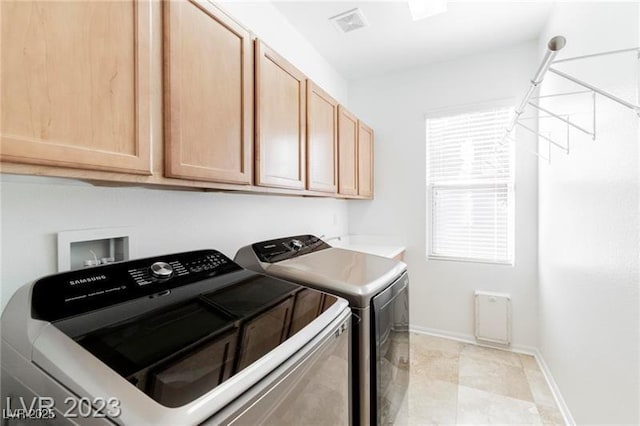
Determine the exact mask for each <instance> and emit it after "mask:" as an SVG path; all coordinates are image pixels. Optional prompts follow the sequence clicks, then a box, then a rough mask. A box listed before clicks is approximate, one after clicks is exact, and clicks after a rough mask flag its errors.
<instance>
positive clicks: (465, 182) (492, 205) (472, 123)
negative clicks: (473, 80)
mask: <svg viewBox="0 0 640 426" xmlns="http://www.w3.org/2000/svg"><path fill="white" fill-rule="evenodd" d="M511 111H512V109H511V108H506V107H505V108H493V109H489V110H485V111H478V112H471V113H467V114H459V115H453V116H448V117H438V118H429V119H427V192H428V193H427V199H429V200H430V210H431V211H430V226H429V230H430V232H429V238H428V241H429V249H428V253H427V255H428V256H429V257H432V258H449V259H455V260H471V261H482V262H496V263H513V210H514V209H513V199H514V196H513V181H514V170H513V168H514V167H513V163H514V156H513V146H512V143H511V142H509V141H506V142H505V144H504V145H502V144H501V143H502V138H503V135H504V129H505V127H506V126H507V125H508V121H509V118H510V115H511Z"/></svg>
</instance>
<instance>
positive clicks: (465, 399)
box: [457, 386, 542, 425]
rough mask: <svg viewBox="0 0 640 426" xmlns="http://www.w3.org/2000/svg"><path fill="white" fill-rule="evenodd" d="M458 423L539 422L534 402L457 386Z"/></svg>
mask: <svg viewBox="0 0 640 426" xmlns="http://www.w3.org/2000/svg"><path fill="white" fill-rule="evenodd" d="M457 422H458V424H528V425H532V424H541V423H542V422H541V419H540V415H539V414H538V409H537V407H536V405H535V404H533V403H531V402H527V401H521V400H519V399H514V398H509V397H505V396H502V395H496V394H493V393H489V392H484V391H481V390H478V389H472V388H469V387H466V386H459V387H458V409H457Z"/></svg>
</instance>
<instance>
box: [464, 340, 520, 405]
mask: <svg viewBox="0 0 640 426" xmlns="http://www.w3.org/2000/svg"><path fill="white" fill-rule="evenodd" d="M458 383H459V384H460V385H464V386H468V387H471V388H475V389H480V390H484V391H487V392H492V393H496V394H499V395H503V396H508V397H511V398H517V399H521V400H524V401H530V402H533V396H532V395H531V390H530V389H529V382H528V381H527V377H526V376H525V374H524V370H523V369H522V368H520V367H514V366H512V365H507V364H503V363H501V362H499V361H491V360H487V359H486V358H475V357H473V356H468V355H465V354H464V352H463V353H462V354H461V355H460V371H459V377H458Z"/></svg>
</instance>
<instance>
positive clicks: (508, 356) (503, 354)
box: [460, 344, 522, 368]
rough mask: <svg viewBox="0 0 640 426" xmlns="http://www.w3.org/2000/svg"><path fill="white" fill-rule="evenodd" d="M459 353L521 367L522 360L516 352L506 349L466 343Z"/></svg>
mask: <svg viewBox="0 0 640 426" xmlns="http://www.w3.org/2000/svg"><path fill="white" fill-rule="evenodd" d="M460 355H467V356H472V357H474V358H482V359H486V360H489V361H495V362H500V363H503V364H507V365H512V366H514V367H519V368H522V362H521V361H520V357H519V356H518V354H516V353H513V352H508V351H502V350H500V349H493V348H487V347H484V346H477V345H471V344H466V345H464V347H463V348H462V350H461V351H460Z"/></svg>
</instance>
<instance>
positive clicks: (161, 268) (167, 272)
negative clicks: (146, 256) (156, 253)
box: [149, 262, 173, 280]
mask: <svg viewBox="0 0 640 426" xmlns="http://www.w3.org/2000/svg"><path fill="white" fill-rule="evenodd" d="M149 270H150V271H151V276H153V277H155V278H158V279H160V280H166V279H167V278H170V277H171V275H173V267H172V266H171V265H169V264H168V263H166V262H156V263H154V264H153V265H151V267H150V268H149Z"/></svg>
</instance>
